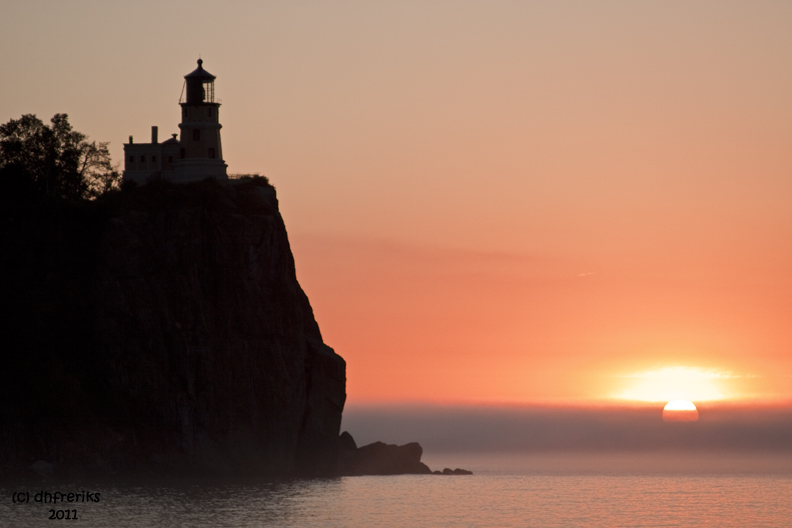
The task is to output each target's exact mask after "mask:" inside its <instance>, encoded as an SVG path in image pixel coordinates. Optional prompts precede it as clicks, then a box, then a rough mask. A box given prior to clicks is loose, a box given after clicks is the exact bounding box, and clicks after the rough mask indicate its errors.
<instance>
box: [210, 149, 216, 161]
mask: <svg viewBox="0 0 792 528" xmlns="http://www.w3.org/2000/svg"><path fill="white" fill-rule="evenodd" d="M214 156H215V154H214V149H213V148H210V149H209V157H210V158H212V159H214Z"/></svg>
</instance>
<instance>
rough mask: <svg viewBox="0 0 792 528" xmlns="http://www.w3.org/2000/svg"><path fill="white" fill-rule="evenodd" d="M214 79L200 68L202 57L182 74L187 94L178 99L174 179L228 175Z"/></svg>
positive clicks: (197, 178)
mask: <svg viewBox="0 0 792 528" xmlns="http://www.w3.org/2000/svg"><path fill="white" fill-rule="evenodd" d="M214 81H215V76H214V75H212V74H211V73H209V72H208V71H206V70H204V69H203V61H202V60H201V59H198V67H197V68H196V69H195V70H193V71H192V72H190V73H188V74H187V75H185V76H184V90H183V93H184V94H186V97H184V98H183V99H182V100H181V101H179V104H180V105H181V123H180V124H179V129H180V130H181V136H180V138H179V143H181V150H180V151H179V160H178V161H176V163H174V169H175V170H174V177H173V181H174V182H177V183H181V182H185V181H195V180H203V179H204V178H209V177H214V178H217V179H222V180H225V179H227V178H228V176H227V175H226V167H227V165H226V164H225V162H224V161H223V150H222V148H221V146H220V128H222V125H221V124H220V117H219V113H220V103H219V102H218V101H217V100H216V99H215V89H214Z"/></svg>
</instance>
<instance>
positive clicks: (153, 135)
mask: <svg viewBox="0 0 792 528" xmlns="http://www.w3.org/2000/svg"><path fill="white" fill-rule="evenodd" d="M151 143H152V144H153V145H156V144H157V127H155V126H153V127H151Z"/></svg>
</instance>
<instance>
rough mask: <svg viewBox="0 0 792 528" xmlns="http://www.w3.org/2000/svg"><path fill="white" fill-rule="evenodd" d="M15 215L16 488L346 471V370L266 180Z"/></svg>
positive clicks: (9, 387)
mask: <svg viewBox="0 0 792 528" xmlns="http://www.w3.org/2000/svg"><path fill="white" fill-rule="evenodd" d="M3 201H5V202H6V203H4V204H2V205H4V208H3V211H4V212H2V213H0V216H1V218H0V220H2V227H0V237H1V238H0V309H1V311H2V313H3V314H6V315H5V316H4V319H3V320H2V336H0V339H2V343H3V348H4V354H3V355H4V357H5V359H4V364H3V365H2V368H0V471H1V472H2V473H1V474H5V475H12V474H16V473H18V472H22V471H28V470H29V469H28V468H30V467H31V465H32V464H33V463H34V462H35V461H44V462H46V463H47V464H50V465H51V466H46V465H45V466H44V467H52V468H54V473H55V474H56V475H59V474H60V475H72V474H75V475H76V474H84V473H106V474H128V473H144V474H145V473H150V474H157V473H179V474H181V473H184V474H256V475H295V474H300V475H325V474H333V473H334V472H335V471H336V470H337V453H338V433H339V427H340V423H341V412H342V410H343V406H344V401H345V398H346V395H345V362H344V360H343V359H342V358H341V357H340V356H338V355H336V354H335V352H334V351H333V350H332V349H331V348H330V347H328V346H327V345H325V344H324V343H323V341H322V336H321V334H320V332H319V327H318V325H317V323H316V321H315V319H314V316H313V312H312V310H311V306H310V304H309V302H308V299H307V297H306V296H305V294H304V293H303V291H302V289H301V288H300V286H299V284H298V282H297V279H296V275H295V269H294V260H293V257H292V254H291V250H290V248H289V241H288V237H287V234H286V229H285V226H284V223H283V219H282V218H281V216H280V213H279V211H278V203H277V199H276V196H275V190H274V188H272V187H271V186H270V185H269V184H268V183H267V182H266V180H265V179H261V178H257V179H253V180H249V181H245V182H240V183H237V184H235V185H224V186H221V185H220V184H218V183H216V182H213V181H205V182H201V183H198V184H189V185H180V186H173V185H169V184H166V183H161V182H154V183H152V184H150V185H148V186H146V187H141V188H137V189H131V190H126V191H123V192H119V193H115V194H113V195H110V196H106V197H104V198H103V199H101V200H99V201H96V202H90V203H83V204H78V205H69V204H64V203H53V202H50V203H41V202H36V203H33V202H31V203H22V204H20V203H15V201H14V200H13V199H11V198H10V197H4V198H3Z"/></svg>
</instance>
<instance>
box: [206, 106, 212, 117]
mask: <svg viewBox="0 0 792 528" xmlns="http://www.w3.org/2000/svg"><path fill="white" fill-rule="evenodd" d="M206 115H208V116H209V117H212V109H211V108H207V109H206Z"/></svg>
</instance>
